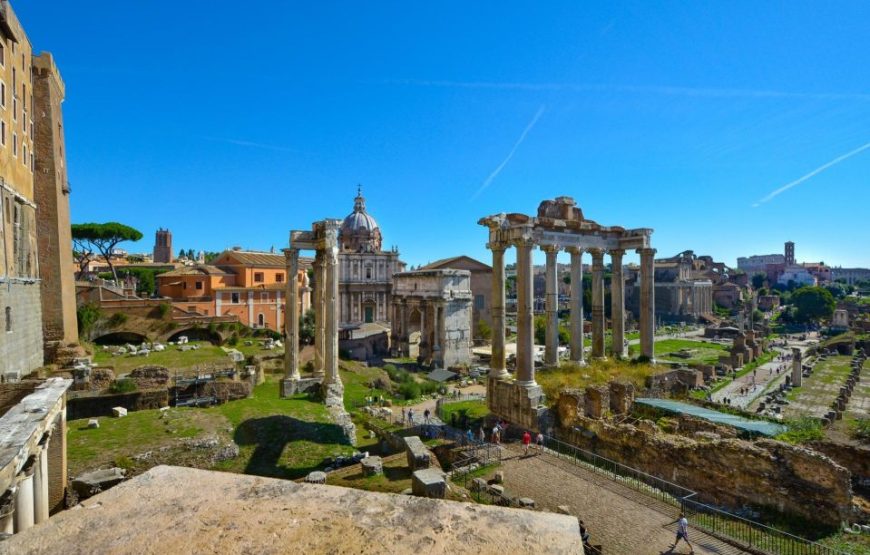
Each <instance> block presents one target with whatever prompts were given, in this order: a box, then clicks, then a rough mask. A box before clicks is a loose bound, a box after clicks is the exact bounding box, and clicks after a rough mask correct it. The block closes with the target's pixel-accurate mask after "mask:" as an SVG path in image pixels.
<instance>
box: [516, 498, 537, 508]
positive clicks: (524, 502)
mask: <svg viewBox="0 0 870 555" xmlns="http://www.w3.org/2000/svg"><path fill="white" fill-rule="evenodd" d="M517 505H519V507H520V508H521V509H534V508H535V500H534V499H530V498H528V497H520V498H519V499H517Z"/></svg>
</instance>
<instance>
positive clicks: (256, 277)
mask: <svg viewBox="0 0 870 555" xmlns="http://www.w3.org/2000/svg"><path fill="white" fill-rule="evenodd" d="M254 283H263V272H254Z"/></svg>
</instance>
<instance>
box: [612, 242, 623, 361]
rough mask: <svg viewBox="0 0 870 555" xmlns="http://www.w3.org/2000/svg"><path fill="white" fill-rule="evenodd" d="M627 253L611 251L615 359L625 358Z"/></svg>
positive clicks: (617, 250) (616, 250) (613, 347)
mask: <svg viewBox="0 0 870 555" xmlns="http://www.w3.org/2000/svg"><path fill="white" fill-rule="evenodd" d="M624 254H625V251H624V250H622V249H612V250H611V251H610V262H611V278H610V328H611V336H610V338H611V348H610V349H611V352H612V353H613V358H623V357H625V278H624V277H623V274H622V256H623V255H624Z"/></svg>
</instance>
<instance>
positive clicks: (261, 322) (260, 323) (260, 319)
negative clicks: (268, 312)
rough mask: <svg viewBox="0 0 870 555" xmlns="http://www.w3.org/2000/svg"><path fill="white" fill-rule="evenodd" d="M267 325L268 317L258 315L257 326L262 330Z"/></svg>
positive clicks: (261, 314)
mask: <svg viewBox="0 0 870 555" xmlns="http://www.w3.org/2000/svg"><path fill="white" fill-rule="evenodd" d="M265 325H266V317H265V316H264V315H263V313H262V312H261V313H259V314H257V326H259V327H261V328H262V327H263V326H265Z"/></svg>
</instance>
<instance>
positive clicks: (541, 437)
mask: <svg viewBox="0 0 870 555" xmlns="http://www.w3.org/2000/svg"><path fill="white" fill-rule="evenodd" d="M535 444H536V445H537V446H538V454H539V455H540V454H541V453H543V452H544V434H542V433H541V432H538V435H537V436H535Z"/></svg>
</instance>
